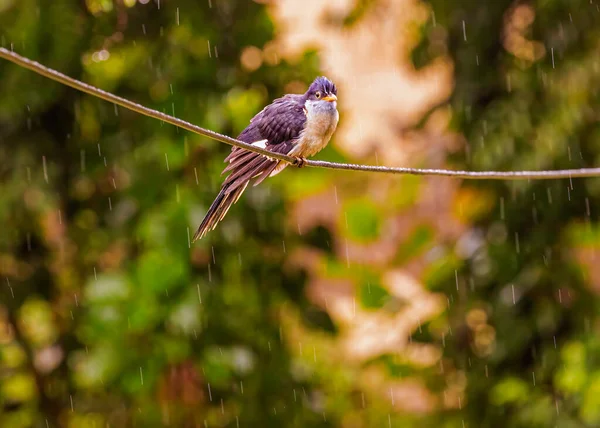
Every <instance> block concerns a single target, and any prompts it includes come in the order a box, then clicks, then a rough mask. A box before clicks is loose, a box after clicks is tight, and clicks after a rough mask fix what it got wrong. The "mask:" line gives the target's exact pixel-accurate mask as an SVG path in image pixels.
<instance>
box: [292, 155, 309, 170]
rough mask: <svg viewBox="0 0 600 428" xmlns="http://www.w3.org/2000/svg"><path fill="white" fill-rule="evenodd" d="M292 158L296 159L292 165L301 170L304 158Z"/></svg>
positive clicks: (304, 161)
mask: <svg viewBox="0 0 600 428" xmlns="http://www.w3.org/2000/svg"><path fill="white" fill-rule="evenodd" d="M294 158H295V159H296V162H294V165H296V166H297V167H298V168H302V167H303V166H304V165H306V158H305V157H304V156H294Z"/></svg>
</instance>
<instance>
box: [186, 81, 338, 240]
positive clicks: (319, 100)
mask: <svg viewBox="0 0 600 428" xmlns="http://www.w3.org/2000/svg"><path fill="white" fill-rule="evenodd" d="M338 120H339V113H338V111H337V88H336V87H335V84H333V82H331V81H330V80H329V79H327V78H326V77H317V78H316V79H315V80H314V82H313V83H312V84H311V85H310V87H309V88H308V90H307V91H306V93H304V94H289V95H285V96H283V97H282V98H278V99H276V100H275V101H273V103H271V104H269V105H268V106H266V107H265V108H264V109H263V110H262V111H261V112H260V113H258V114H257V115H256V116H254V117H253V118H252V119H251V120H250V124H249V125H248V127H247V128H246V129H244V130H243V131H242V133H241V134H240V135H239V136H238V139H239V140H241V141H243V142H245V143H249V144H254V145H257V146H259V147H262V148H264V149H266V150H269V151H270V152H274V153H282V154H286V155H289V156H292V157H295V158H297V159H298V165H299V166H302V165H303V163H304V162H305V161H306V158H307V157H309V156H313V155H314V154H316V153H318V152H319V151H321V150H322V149H323V148H324V147H325V146H326V145H327V143H328V142H329V139H330V138H331V136H332V134H333V132H334V131H335V128H336V127H337V124H338ZM225 162H229V165H227V167H226V168H225V169H224V170H223V174H224V173H226V172H228V171H229V172H230V174H229V175H228V176H227V178H226V179H225V181H224V182H223V184H222V186H221V191H220V192H219V194H218V195H217V197H216V199H215V200H214V202H213V203H212V205H211V206H210V208H209V209H208V212H207V213H206V216H205V217H204V220H202V223H201V224H200V227H198V230H197V231H196V234H195V235H194V238H193V240H194V241H196V240H197V239H200V238H202V237H203V236H204V235H206V234H207V233H208V232H209V231H211V230H214V228H215V227H216V226H217V224H218V223H219V222H220V221H221V220H223V217H225V214H227V211H228V210H229V208H230V207H231V206H232V205H233V204H234V203H236V202H237V201H238V199H239V198H240V196H241V195H242V193H244V190H246V187H247V186H248V183H249V182H250V180H251V179H253V178H255V177H258V178H257V179H256V181H255V182H254V185H255V186H256V185H257V184H259V183H261V182H262V181H263V180H264V179H265V178H267V177H272V176H274V175H276V174H279V173H280V172H281V171H282V170H283V169H284V168H285V167H286V166H288V163H287V162H283V161H279V160H276V159H270V158H268V157H266V156H263V155H260V154H258V153H254V152H250V151H248V150H245V149H242V148H239V147H233V148H232V149H231V153H230V154H229V156H227V158H225Z"/></svg>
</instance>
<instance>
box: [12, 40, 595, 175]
mask: <svg viewBox="0 0 600 428" xmlns="http://www.w3.org/2000/svg"><path fill="white" fill-rule="evenodd" d="M0 57H1V58H4V59H6V60H8V61H10V62H13V63H15V64H17V65H20V66H21V67H24V68H27V69H29V70H31V71H34V72H36V73H38V74H41V75H42V76H45V77H47V78H49V79H52V80H54V81H57V82H59V83H62V84H64V85H67V86H70V87H71V88H74V89H77V90H79V91H82V92H85V93H87V94H90V95H93V96H95V97H98V98H102V99H103V100H105V101H108V102H111V103H114V104H118V105H120V106H122V107H125V108H126V109H129V110H132V111H135V112H137V113H140V114H143V115H144V116H148V117H152V118H154V119H158V120H162V121H163V122H167V123H170V124H171V125H174V126H177V127H179V128H183V129H185V130H188V131H190V132H193V133H196V134H199V135H203V136H205V137H208V138H212V139H213V140H217V141H220V142H222V143H226V144H229V145H232V146H236V147H240V148H243V149H246V150H250V151H252V152H255V153H259V154H261V155H264V156H268V157H270V158H273V159H278V160H281V161H284V162H288V163H290V164H294V165H295V164H297V163H298V159H296V158H294V157H291V156H287V155H284V154H281V153H273V152H270V151H268V150H265V149H263V148H261V147H258V146H254V145H251V144H248V143H245V142H243V141H240V140H237V139H235V138H231V137H229V136H227V135H223V134H219V133H218V132H215V131H211V130H210V129H205V128H202V127H200V126H197V125H194V124H191V123H189V122H186V121H185V120H181V119H178V118H176V117H173V116H169V115H168V114H165V113H161V112H159V111H156V110H152V109H150V108H148V107H144V106H142V105H140V104H137V103H134V102H132V101H129V100H126V99H125V98H121V97H118V96H116V95H114V94H111V93H110V92H106V91H103V90H102V89H98V88H96V87H94V86H91V85H88V84H87V83H83V82H80V81H79V80H76V79H73V78H72V77H69V76H66V75H64V74H62V73H60V72H58V71H56V70H53V69H51V68H48V67H46V66H44V65H42V64H40V63H38V62H36V61H32V60H30V59H28V58H25V57H23V56H21V55H19V54H16V53H14V52H11V51H9V50H8V49H5V48H2V47H0ZM304 165H306V166H312V167H317V168H329V169H339V170H351V171H367V172H380V173H386V174H411V175H436V176H444V177H457V178H464V179H468V180H526V179H531V180H551V179H557V178H558V179H560V178H574V177H598V176H600V168H581V169H563V170H554V171H454V170H447V169H419V168H402V167H387V166H375V165H356V164H347V163H337V162H326V161H318V160H307V161H306V162H305V163H304Z"/></svg>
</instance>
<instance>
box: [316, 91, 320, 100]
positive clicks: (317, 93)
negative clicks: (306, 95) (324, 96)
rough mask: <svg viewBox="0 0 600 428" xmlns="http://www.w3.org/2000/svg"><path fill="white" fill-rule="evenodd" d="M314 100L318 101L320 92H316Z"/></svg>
mask: <svg viewBox="0 0 600 428" xmlns="http://www.w3.org/2000/svg"><path fill="white" fill-rule="evenodd" d="M315 98H316V99H319V98H321V91H317V92H315Z"/></svg>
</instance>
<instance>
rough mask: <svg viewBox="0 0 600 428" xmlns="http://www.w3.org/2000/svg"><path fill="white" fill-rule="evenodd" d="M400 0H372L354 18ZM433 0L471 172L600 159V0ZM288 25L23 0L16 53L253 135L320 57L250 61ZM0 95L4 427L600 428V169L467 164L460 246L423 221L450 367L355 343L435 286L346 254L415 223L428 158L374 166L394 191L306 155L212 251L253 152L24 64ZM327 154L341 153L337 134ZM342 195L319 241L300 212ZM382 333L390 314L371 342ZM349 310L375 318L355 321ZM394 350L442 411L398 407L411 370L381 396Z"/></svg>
mask: <svg viewBox="0 0 600 428" xmlns="http://www.w3.org/2000/svg"><path fill="white" fill-rule="evenodd" d="M261 3H262V2H261ZM378 3H380V4H379V6H382V7H384V6H385V4H384V3H385V2H378V1H377V0H366V1H359V2H357V4H356V6H355V8H354V10H353V11H352V13H350V14H349V15H348V16H347V17H345V19H343V20H341V23H340V25H341V26H342V27H343V28H350V27H352V26H354V25H358V24H359V23H360V20H361V19H362V18H363V17H364V16H365V15H366V14H369V13H371V12H372V11H374V10H377V6H378ZM424 4H426V5H427V6H428V7H430V8H431V9H430V11H431V12H433V13H431V15H430V18H429V21H428V22H427V23H426V24H425V25H424V26H423V27H422V28H421V35H422V41H421V43H420V44H419V46H417V47H416V49H415V50H414V52H413V60H414V63H415V64H416V65H417V66H421V65H425V64H428V63H429V62H430V61H431V60H433V59H434V58H436V57H443V56H447V55H448V56H449V58H450V59H451V60H453V61H454V65H455V76H454V77H455V90H454V93H453V96H452V98H451V100H449V106H450V107H451V111H452V123H451V127H452V130H453V131H457V132H458V133H460V134H463V135H465V137H466V139H467V141H468V143H467V147H466V150H464V151H462V152H459V153H457V154H455V155H454V156H453V157H452V158H451V161H452V162H453V163H454V165H456V166H460V167H465V168H470V169H476V170H485V169H506V170H509V169H511V170H515V169H534V170H537V169H550V168H578V167H584V166H594V165H598V164H599V163H600V126H599V123H598V120H597V118H598V106H599V105H600V103H599V101H600V100H599V93H600V92H599V89H600V67H599V65H598V64H599V62H598V54H597V53H598V48H599V43H600V34H599V33H600V30H599V28H600V27H599V26H598V20H599V19H600V18H599V16H600V15H599V14H598V12H597V9H596V7H597V6H596V5H595V4H594V3H589V2H588V1H587V0H578V1H575V2H573V1H567V0H552V1H550V0H545V1H537V2H531V3H525V2H516V3H515V2H513V1H507V0H499V1H494V2H473V1H468V0H458V1H454V2H447V1H445V0H428V1H426V2H424ZM159 5H160V7H159ZM274 32H275V29H274V23H273V21H272V18H271V16H270V15H269V13H268V9H267V7H266V6H265V5H263V4H259V3H257V2H252V1H233V0H219V1H206V2H196V1H193V0H177V1H172V2H171V1H161V2H160V3H159V2H157V1H150V2H147V1H146V2H141V1H139V0H138V1H135V0H87V1H81V2H77V1H73V0H57V1H54V2H45V1H41V0H23V1H16V0H0V44H2V46H5V47H9V46H12V47H13V48H14V49H15V50H16V51H17V52H19V53H21V54H23V55H25V56H27V57H30V58H32V59H35V60H37V61H40V62H42V63H44V64H46V65H48V66H50V67H53V68H56V69H58V70H60V71H61V72H64V73H66V74H68V75H70V76H73V77H75V78H77V79H80V80H83V81H86V82H90V83H91V84H93V85H96V86H99V87H101V88H103V89H105V90H108V91H112V92H115V93H117V94H118V95H120V96H123V97H126V98H129V99H131V100H133V101H136V102H140V103H142V104H144V105H147V106H149V107H152V108H155V109H157V110H160V111H164V112H167V113H170V114H174V115H176V116H178V117H180V118H182V119H184V120H188V121H190V122H193V123H197V124H199V125H201V126H204V127H207V128H210V129H213V130H215V131H218V132H222V133H225V134H228V135H233V136H235V135H237V134H238V133H239V132H240V131H241V130H242V129H243V128H244V127H245V126H246V125H247V123H248V121H249V119H250V118H251V117H252V116H253V115H254V114H255V113H256V112H257V111H259V110H260V109H261V108H262V106H264V105H265V104H267V103H268V102H269V101H270V100H271V99H273V98H275V97H277V96H279V95H281V94H282V93H284V92H285V90H286V88H285V86H286V85H287V84H288V83H289V82H293V81H301V82H305V83H306V82H310V81H311V80H312V79H313V78H314V76H315V75H317V74H320V70H319V57H318V54H317V53H316V52H313V51H307V52H305V54H304V55H303V57H302V58H301V59H300V60H298V62H295V63H289V62H287V61H285V60H281V59H278V60H276V61H271V62H269V61H261V63H260V64H259V65H258V66H257V67H253V66H250V67H249V66H248V65H247V64H246V65H245V63H244V60H243V57H244V53H248V52H250V53H252V52H251V51H247V50H246V49H247V48H249V47H258V48H263V47H264V46H265V45H266V44H268V43H269V42H270V41H271V40H272V39H273V37H274ZM250 62H251V61H250ZM0 94H1V95H0V185H1V189H2V190H1V191H0V224H2V228H0V230H1V233H0V276H2V278H1V280H2V281H3V284H2V285H1V286H0V326H1V327H2V328H0V426H2V427H4V426H7V427H28V426H40V427H43V426H73V427H85V426H90V427H91V426H118V427H121V426H144V427H146V426H147V427H153V426H167V425H170V426H278V427H279V426H311V427H312V426H389V425H393V426H445V427H461V426H477V427H486V426H490V427H494V426H510V427H521V426H527V427H531V426H540V427H545V426H568V427H584V426H596V425H597V424H598V423H600V412H599V411H598V409H600V359H599V358H598V357H597V355H598V351H599V350H600V340H598V326H599V324H598V317H597V313H598V309H599V308H598V304H597V291H595V290H594V288H593V287H594V286H596V287H597V284H595V283H594V278H595V277H594V273H593V268H594V263H593V262H592V263H589V264H590V265H591V266H587V267H588V268H589V270H586V269H584V266H583V264H582V260H581V258H578V256H581V254H584V255H586V254H590V252H591V254H592V255H593V256H594V255H595V253H594V252H595V250H596V248H597V246H598V222H597V215H596V210H597V209H598V206H599V203H598V202H599V198H600V187H599V186H598V184H597V181H598V180H597V179H586V180H582V179H577V180H560V181H559V180H557V181H549V182H533V181H522V182H470V183H468V184H463V185H462V187H461V189H460V194H459V195H458V196H457V205H459V206H460V207H461V208H460V210H459V211H460V213H459V214H457V216H458V217H460V218H461V219H462V220H463V221H464V222H465V223H467V228H466V232H464V234H463V236H461V239H460V240H459V242H452V240H451V239H449V238H447V237H446V238H440V237H439V235H437V234H436V233H435V231H434V228H433V226H432V225H431V223H433V222H432V221H431V219H421V218H418V219H417V220H419V221H420V220H423V221H422V222H419V223H418V224H417V225H416V226H415V227H414V228H413V229H411V230H406V231H403V232H406V236H404V237H403V238H402V240H401V241H400V239H399V240H398V243H397V245H396V247H394V248H393V251H392V255H391V256H390V257H391V259H392V262H390V265H391V267H402V266H411V263H413V262H414V260H415V259H417V258H423V259H424V260H425V261H424V262H422V265H423V269H422V274H421V278H420V280H421V282H422V283H424V284H425V285H426V287H427V290H428V291H430V292H436V293H437V292H439V293H441V294H442V295H443V296H444V299H443V300H444V305H445V306H444V311H443V313H442V314H439V315H431V314H429V315H430V316H429V318H428V319H424V320H418V321H414V320H410V322H414V325H412V324H411V326H410V327H407V328H406V331H405V332H406V334H407V335H410V337H408V339H407V340H408V341H409V342H410V343H413V342H414V343H420V344H423V345H427V346H431V348H434V349H439V350H440V353H441V359H440V361H439V362H437V360H436V363H435V364H430V363H427V362H426V361H425V360H427V357H426V356H425V353H424V354H423V356H422V357H418V358H412V359H411V358H410V357H409V356H406V355H401V354H400V353H399V352H398V353H396V352H395V350H394V348H391V349H389V348H385V347H383V348H382V350H381V353H382V354H383V356H381V357H378V356H371V355H370V354H368V355H367V356H366V357H365V358H364V361H363V362H361V363H354V362H352V361H350V360H351V357H349V356H347V355H346V354H350V352H349V351H348V349H353V348H352V346H354V345H356V346H357V347H358V345H359V343H358V342H360V341H361V340H366V341H367V342H366V343H367V344H366V345H364V343H363V348H362V349H363V350H365V349H366V350H367V351H369V350H371V348H377V347H379V346H383V345H385V344H386V343H387V339H389V337H388V333H389V336H393V334H394V332H393V331H392V327H397V326H398V325H404V323H405V322H407V323H408V322H409V321H407V319H409V318H410V317H406V318H402V317H401V315H402V313H403V312H402V311H405V310H406V311H408V310H410V309H411V305H416V306H419V305H421V304H422V305H423V306H426V305H425V303H424V301H421V300H419V298H420V295H419V294H418V293H416V292H415V291H414V290H412V289H409V290H408V291H407V293H408V297H407V296H404V297H398V293H397V290H396V292H392V290H391V287H390V285H389V284H388V283H387V282H386V281H387V279H386V272H387V269H388V268H389V267H390V266H387V265H386V266H385V267H384V266H383V263H382V262H380V261H378V260H375V261H372V262H371V263H370V264H369V263H366V262H365V263H363V264H361V263H350V262H349V257H350V256H349V253H350V252H351V250H352V251H361V250H363V251H364V252H365V253H366V254H367V255H373V254H374V253H376V251H377V247H376V246H373V247H369V245H371V244H373V243H375V242H377V241H378V240H380V239H382V238H383V239H384V240H385V238H387V237H388V235H390V234H391V233H392V232H390V231H389V228H390V218H392V217H398V216H399V217H402V216H411V215H413V213H412V212H411V211H410V209H411V208H412V207H413V206H414V205H415V204H417V201H418V199H419V197H420V196H421V195H423V194H424V193H425V192H427V191H428V188H427V186H426V185H427V182H426V181H425V180H424V179H423V178H422V177H392V178H391V179H390V182H389V183H388V182H384V180H387V178H380V177H378V178H371V179H370V180H380V182H381V183H382V184H384V183H386V184H387V185H389V187H390V188H392V191H391V192H390V194H391V195H393V197H390V198H389V200H386V201H384V202H382V201H381V200H380V199H377V198H375V197H373V195H371V194H369V193H367V190H366V189H369V187H367V185H366V184H367V183H372V181H367V180H366V179H364V180H363V178H362V176H361V177H358V176H357V175H352V174H353V173H345V174H349V175H343V177H344V178H342V174H341V173H338V172H333V171H328V170H316V169H308V170H302V171H293V170H290V171H286V172H285V173H284V174H281V175H279V176H278V177H276V178H274V179H272V180H269V183H268V184H267V183H265V184H264V185H262V186H260V187H258V188H254V189H251V190H250V191H249V192H247V194H246V195H245V196H244V198H242V199H241V200H240V202H238V204H237V205H236V206H235V208H232V210H231V212H230V213H229V214H228V216H227V218H226V220H225V221H224V222H223V223H222V224H221V225H220V226H219V229H218V230H217V231H215V232H213V233H211V234H210V235H209V236H208V237H207V238H206V239H204V240H202V241H200V242H198V243H196V244H195V245H193V246H190V243H189V238H190V236H191V235H190V234H191V233H192V232H193V230H192V229H193V228H194V227H195V226H196V225H197V224H198V223H199V221H200V220H201V218H202V215H203V214H204V212H205V211H206V209H207V207H208V206H209V204H210V203H211V202H212V198H213V197H214V195H215V193H216V190H217V189H218V186H219V180H220V177H219V174H220V171H221V168H222V166H223V164H222V159H223V158H224V157H225V156H226V154H227V153H228V150H229V147H227V146H226V145H223V144H220V143H216V142H212V141H209V140H207V139H206V138H202V137H199V136H196V135H191V134H189V133H186V132H183V131H181V130H177V129H175V128H173V127H172V126H170V125H166V124H164V123H160V122H158V121H154V120H151V119H148V118H145V117H141V116H139V115H138V114H135V113H132V112H129V111H126V110H124V109H122V108H118V107H116V106H113V105H110V104H107V103H106V102H103V101H101V100H98V99H95V98H93V97H90V96H87V95H82V94H80V93H77V92H75V91H73V90H71V89H69V88H66V87H63V86H61V85H58V84H56V83H53V82H51V81H49V80H47V79H45V78H43V77H41V76H37V75H36V74H34V73H31V72H29V71H27V70H24V69H21V68H19V67H16V66H14V65H12V64H9V63H7V62H0ZM341 106H342V107H343V105H342V103H341ZM342 113H343V112H342ZM342 119H343V116H342ZM323 157H326V158H328V159H330V160H343V157H342V156H341V154H339V153H337V152H335V149H333V148H331V147H329V148H328V149H326V151H325V152H324V153H323ZM390 183H393V184H390ZM338 186H339V187H338ZM332 188H335V198H336V204H337V197H338V191H339V195H340V200H341V203H340V205H341V207H342V208H341V209H340V211H339V213H338V214H339V215H337V217H336V218H335V219H333V221H332V222H331V223H328V224H325V225H322V224H320V225H318V226H317V227H311V228H309V230H306V231H302V233H298V230H296V228H295V225H294V224H290V218H291V217H292V214H291V212H292V211H293V209H292V208H293V207H294V206H295V205H294V204H296V203H301V202H302V201H303V200H305V199H307V198H309V197H311V196H314V195H315V194H318V193H319V192H322V191H328V190H329V189H332ZM422 214H423V213H417V214H415V215H416V216H421V215H422ZM434 214H435V213H434ZM442 226H444V225H442ZM445 226H447V227H448V228H450V227H451V226H450V225H449V224H447V225H445ZM190 228H192V229H190ZM299 228H300V226H299V225H298V229H299ZM349 245H351V250H349V249H348V248H349V247H348V246H349ZM373 245H374V244H373ZM465 248H466V249H465ZM296 249H307V250H310V251H307V252H305V253H302V252H300V253H299V254H300V257H299V259H301V261H306V260H310V259H311V256H314V254H316V253H318V254H319V255H321V256H322V258H321V259H319V262H318V263H316V266H317V268H316V269H315V270H314V271H311V270H310V269H294V268H290V266H293V265H294V263H293V262H292V261H290V260H291V259H294V257H293V255H294V254H297V253H296V252H295V251H294V250H296ZM297 258H298V257H297ZM294 260H295V259H294ZM592 260H594V259H593V257H592ZM299 264H300V265H301V263H299ZM412 268H413V269H414V265H413V266H412ZM315 271H316V273H315ZM311 276H312V277H316V276H318V277H320V278H325V279H327V280H329V281H331V289H332V290H336V286H337V284H338V282H343V281H350V282H351V283H352V284H354V285H355V287H354V292H355V295H354V296H352V299H349V300H348V301H351V302H352V306H351V307H352V313H353V316H355V317H356V316H358V317H363V318H359V319H360V320H362V321H363V322H362V323H359V324H358V326H356V325H354V326H353V325H352V324H351V322H346V323H344V322H343V321H340V319H339V318H338V319H335V318H334V317H333V316H332V315H331V313H329V312H327V311H326V310H324V309H323V308H321V307H318V306H317V305H316V304H314V302H313V301H311V300H310V299H309V298H307V294H310V290H308V291H307V288H308V287H307V284H308V282H309V279H310V278H311ZM409 285H410V284H406V287H408V286H409ZM411 293H412V294H411ZM344 297H345V296H344V295H343V293H339V294H338V295H334V298H335V299H334V301H331V302H329V301H328V302H327V305H330V304H331V305H335V304H338V303H339V304H342V303H343V302H342V300H343V298H344ZM325 298H327V296H326V297H325ZM342 309H343V310H342V312H344V310H346V309H348V308H347V307H343V308H342ZM332 313H333V312H332ZM357 314H358V315H357ZM369 317H373V318H369ZM394 317H396V318H394ZM296 319H300V320H302V321H303V322H302V323H301V324H300V325H298V324H296V323H295V320H296ZM365 326H366V327H365ZM369 326H376V327H379V328H380V329H383V330H385V329H389V330H385V331H383V333H384V334H383V338H381V337H380V338H378V339H376V340H374V342H372V343H370V342H368V340H369V339H370V338H371V336H373V331H372V330H368V327H369ZM352 327H355V328H357V329H359V330H360V328H363V327H365V328H366V330H365V331H362V336H359V335H357V336H352V335H350V336H349V337H350V338H351V340H346V341H345V342H344V340H341V341H339V342H338V341H336V340H337V338H339V337H346V336H344V334H347V333H348V331H351V330H352ZM373 337H375V336H373ZM397 341H398V342H401V340H400V339H398V340H397ZM361 343H362V342H361ZM427 349H430V348H427ZM340 361H342V362H344V364H342V363H340ZM380 367H385V376H387V377H389V378H390V379H392V381H396V380H409V381H410V380H411V379H418V380H420V381H422V383H423V384H424V385H426V386H427V388H428V390H429V391H431V393H432V394H433V395H434V396H435V398H434V399H432V400H430V401H432V402H435V403H436V405H435V406H432V407H431V408H426V409H425V410H424V411H422V412H420V413H419V412H416V413H409V412H402V411H398V410H397V407H395V404H394V403H393V401H394V399H393V395H392V388H391V387H390V392H389V394H388V392H387V390H386V391H378V393H379V395H377V394H375V393H373V391H370V390H369V385H376V386H377V385H379V384H377V383H376V381H374V380H373V379H377V378H378V377H379V376H380V375H379V372H377V373H375V372H374V371H372V370H375V369H376V368H380ZM373 373H374V374H373ZM365 379H366V380H365ZM453 388H455V389H458V390H460V391H459V392H458V393H456V394H454V395H453V396H459V397H460V400H461V401H459V402H458V403H455V404H452V403H451V402H450V401H449V400H450V399H448V398H447V392H448V391H450V393H452V391H455V389H453ZM371 389H374V387H372V386H371ZM375 389H377V388H376V387H375ZM415 391H416V392H415V393H414V394H412V393H411V394H410V396H411V397H413V396H418V392H419V391H417V390H416V389H415ZM389 395H392V397H391V398H392V400H391V402H390V400H389V399H388V398H389ZM450 395H452V394H450ZM365 397H366V398H365ZM397 400H398V401H402V400H400V399H397ZM423 401H428V400H425V399H424V400H423Z"/></svg>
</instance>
